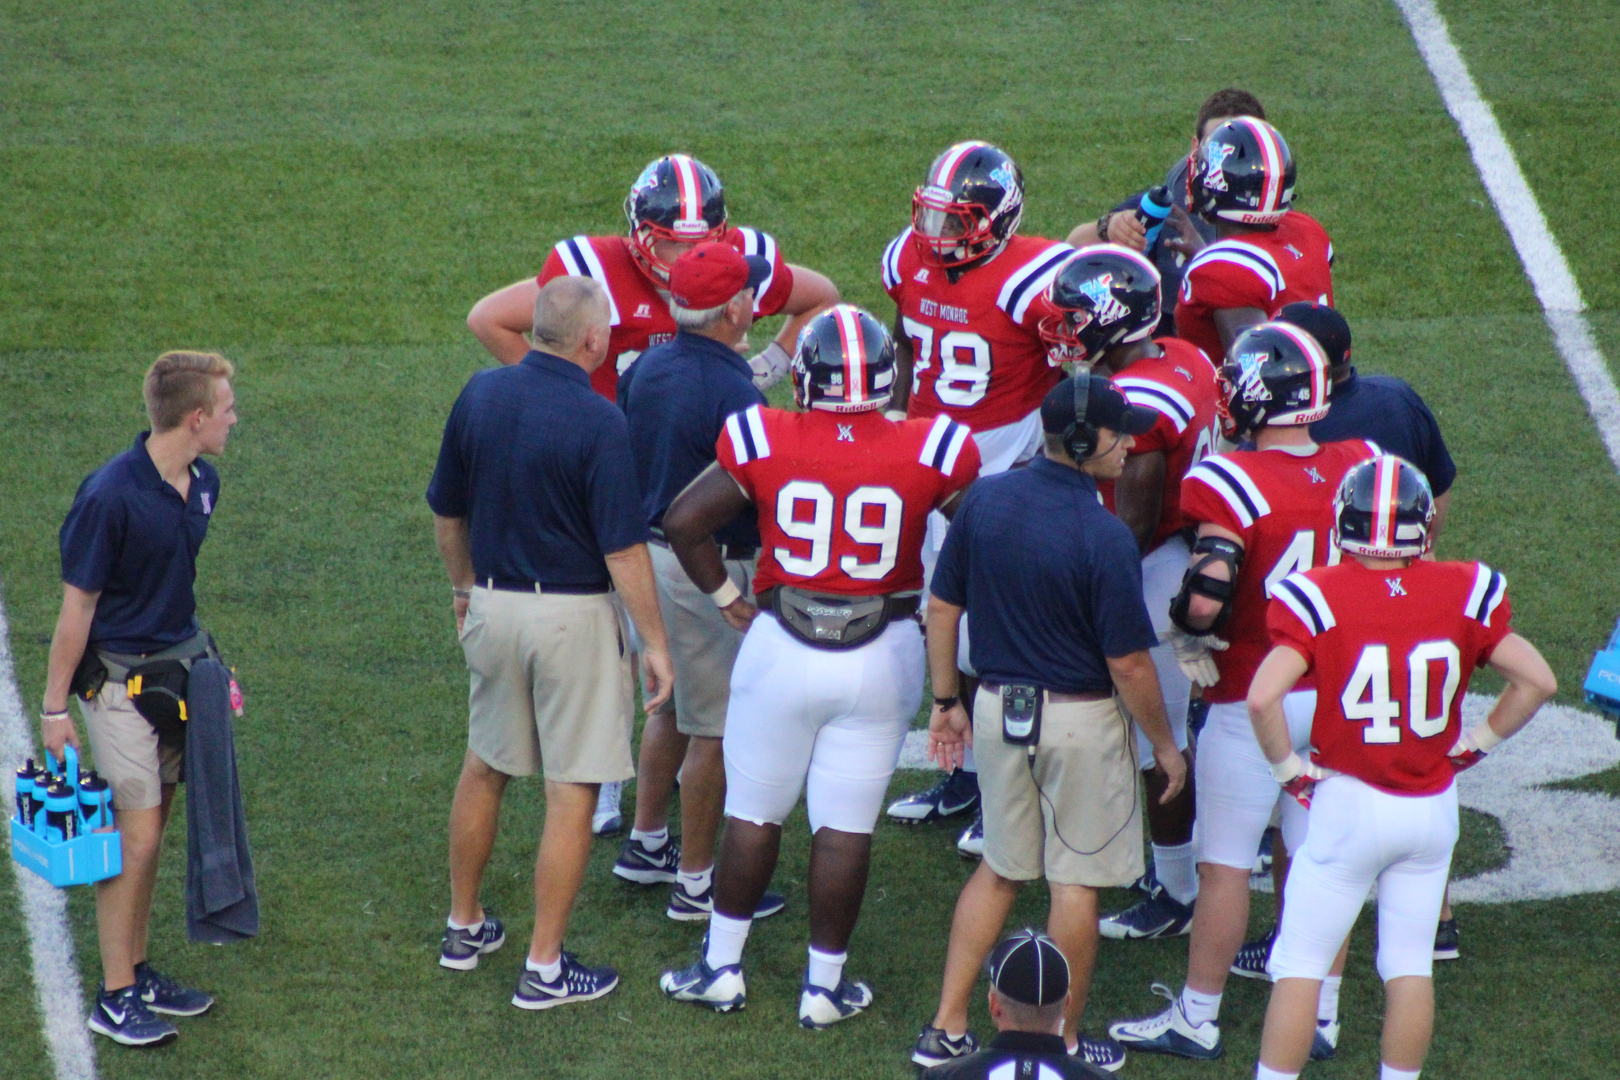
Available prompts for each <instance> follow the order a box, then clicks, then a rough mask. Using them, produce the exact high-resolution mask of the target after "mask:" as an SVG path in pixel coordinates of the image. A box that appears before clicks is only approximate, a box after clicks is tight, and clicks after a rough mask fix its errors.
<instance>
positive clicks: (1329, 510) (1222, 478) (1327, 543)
mask: <svg viewBox="0 0 1620 1080" xmlns="http://www.w3.org/2000/svg"><path fill="white" fill-rule="evenodd" d="M1377 454H1378V447H1377V445H1375V444H1374V443H1370V442H1367V441H1365V440H1363V439H1353V440H1347V441H1345V442H1333V443H1324V444H1322V445H1321V446H1318V447H1316V448H1315V450H1314V452H1312V453H1310V454H1293V453H1289V452H1288V451H1286V450H1280V449H1272V450H1237V451H1234V452H1233V453H1230V454H1216V455H1214V456H1213V457H1207V458H1205V459H1204V460H1203V461H1200V462H1199V463H1198V464H1197V465H1194V466H1193V467H1192V468H1191V469H1189V470H1188V471H1187V478H1186V479H1185V480H1183V481H1182V482H1181V510H1182V513H1183V514H1185V515H1186V517H1187V519H1188V520H1189V521H1191V522H1204V521H1207V522H1209V523H1210V524H1211V525H1219V526H1220V527H1221V528H1223V529H1228V530H1230V531H1231V532H1233V533H1234V534H1236V535H1237V536H1238V537H1240V538H1241V539H1242V541H1243V565H1242V566H1240V567H1239V568H1238V576H1237V586H1236V588H1235V589H1234V590H1233V593H1232V615H1231V619H1230V620H1229V621H1228V622H1227V624H1226V626H1225V627H1223V628H1222V630H1221V632H1220V637H1221V638H1222V640H1224V641H1227V642H1229V643H1230V647H1229V648H1226V649H1223V650H1221V651H1219V652H1217V653H1215V654H1214V655H1215V668H1216V670H1217V671H1219V672H1220V675H1221V681H1220V682H1218V683H1216V684H1215V685H1214V686H1212V687H1210V688H1209V689H1207V690H1205V691H1204V700H1206V701H1211V702H1222V701H1242V700H1243V699H1244V698H1246V697H1247V696H1248V694H1249V680H1250V679H1252V678H1254V672H1255V669H1256V668H1258V667H1259V666H1260V661H1262V660H1264V659H1265V658H1266V653H1267V652H1269V651H1270V650H1271V638H1270V635H1268V634H1267V632H1266V601H1267V600H1269V599H1270V598H1271V594H1272V591H1273V590H1274V589H1275V588H1276V585H1277V582H1279V581H1281V580H1282V579H1283V578H1285V577H1287V576H1288V575H1289V574H1292V573H1294V572H1295V571H1298V570H1309V569H1310V568H1311V567H1313V566H1333V565H1335V564H1337V563H1338V561H1339V558H1340V555H1341V554H1342V553H1341V552H1340V551H1339V549H1338V547H1337V546H1335V545H1334V543H1333V494H1334V492H1336V491H1338V490H1339V481H1340V480H1343V479H1344V474H1345V473H1347V472H1349V471H1350V466H1352V465H1355V464H1356V463H1358V462H1362V461H1366V460H1367V459H1368V458H1370V457H1375V456H1376V455H1377ZM1299 685H1300V689H1302V690H1304V689H1309V688H1310V685H1311V683H1310V679H1309V676H1307V677H1306V678H1305V679H1301V680H1300V684H1299Z"/></svg>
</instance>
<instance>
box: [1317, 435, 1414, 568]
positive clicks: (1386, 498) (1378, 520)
mask: <svg viewBox="0 0 1620 1080" xmlns="http://www.w3.org/2000/svg"><path fill="white" fill-rule="evenodd" d="M1433 521H1434V493H1433V492H1432V491H1430V489H1429V480H1428V478H1427V477H1426V476H1424V475H1423V471H1422V470H1421V469H1419V468H1418V467H1417V466H1416V465H1413V464H1412V463H1411V462H1409V461H1407V460H1405V459H1404V458H1399V457H1396V456H1395V455H1394V454H1380V455H1378V456H1377V457H1375V458H1372V459H1370V460H1368V461H1363V462H1362V463H1361V464H1359V465H1357V466H1355V467H1354V468H1352V469H1351V470H1350V471H1349V472H1347V473H1345V474H1344V480H1343V481H1341V482H1340V483H1339V490H1338V493H1337V494H1335V495H1334V496H1333V542H1334V543H1335V544H1337V545H1338V546H1339V548H1340V549H1341V550H1343V551H1347V552H1349V553H1350V554H1352V555H1365V556H1367V557H1369V558H1373V559H1416V558H1420V557H1421V556H1422V555H1423V553H1424V552H1425V551H1428V550H1429V526H1430V523H1432V522H1433Z"/></svg>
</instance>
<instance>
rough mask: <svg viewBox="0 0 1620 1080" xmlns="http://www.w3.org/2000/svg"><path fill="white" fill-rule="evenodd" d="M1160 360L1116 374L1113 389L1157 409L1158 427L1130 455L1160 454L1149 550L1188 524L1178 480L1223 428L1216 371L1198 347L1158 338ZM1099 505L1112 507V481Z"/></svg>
mask: <svg viewBox="0 0 1620 1080" xmlns="http://www.w3.org/2000/svg"><path fill="white" fill-rule="evenodd" d="M1155 344H1157V345H1158V346H1159V348H1161V349H1163V350H1164V354H1163V355H1162V356H1155V357H1150V358H1148V359H1145V360H1137V361H1136V362H1135V363H1133V364H1131V366H1130V367H1128V368H1126V369H1125V370H1124V371H1122V372H1120V373H1119V374H1118V375H1116V376H1114V380H1113V381H1114V385H1115V386H1117V387H1119V388H1120V390H1121V392H1123V393H1124V395H1125V397H1126V400H1128V401H1129V402H1130V403H1131V404H1132V405H1141V406H1143V407H1145V408H1149V409H1154V410H1157V412H1158V414H1159V421H1158V423H1156V424H1154V425H1153V428H1152V430H1150V431H1149V432H1148V433H1147V434H1145V435H1138V436H1137V437H1136V445H1135V446H1133V447H1131V452H1130V456H1131V457H1135V456H1136V455H1137V454H1148V453H1152V452H1153V451H1155V450H1157V451H1161V452H1162V453H1163V454H1164V496H1163V498H1162V500H1161V502H1160V504H1159V526H1158V528H1156V529H1154V530H1153V540H1152V542H1151V543H1150V544H1149V545H1148V550H1149V551H1152V550H1153V549H1154V548H1156V547H1158V546H1159V545H1160V544H1162V543H1164V542H1165V541H1166V540H1167V539H1169V538H1170V537H1171V536H1174V535H1175V534H1176V533H1177V532H1179V531H1180V530H1181V529H1182V528H1184V527H1185V526H1186V524H1187V522H1186V521H1185V520H1184V519H1183V518H1182V514H1181V478H1182V477H1184V476H1186V475H1187V470H1188V469H1190V468H1192V467H1193V466H1194V465H1196V464H1198V463H1199V462H1200V461H1203V460H1204V459H1205V458H1207V457H1208V456H1209V455H1210V454H1212V453H1214V452H1215V447H1217V446H1218V445H1220V441H1219V440H1220V437H1221V425H1220V421H1219V420H1217V419H1216V418H1215V399H1216V396H1217V393H1218V392H1217V390H1216V389H1215V367H1214V365H1213V364H1211V363H1210V362H1209V357H1207V356H1205V355H1204V351H1203V350H1202V349H1200V348H1198V347H1197V346H1194V345H1189V344H1188V343H1187V342H1185V341H1181V340H1179V339H1177V338H1158V339H1156V340H1155ZM1097 490H1098V491H1100V492H1102V497H1103V505H1105V506H1107V507H1108V509H1109V510H1113V509H1114V482H1113V481H1112V480H1101V481H1098V483H1097Z"/></svg>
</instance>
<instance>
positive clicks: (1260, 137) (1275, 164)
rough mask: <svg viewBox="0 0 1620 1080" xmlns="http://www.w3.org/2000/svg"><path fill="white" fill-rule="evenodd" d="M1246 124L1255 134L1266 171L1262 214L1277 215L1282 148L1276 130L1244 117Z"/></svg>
mask: <svg viewBox="0 0 1620 1080" xmlns="http://www.w3.org/2000/svg"><path fill="white" fill-rule="evenodd" d="M1244 122H1245V123H1247V124H1248V126H1249V130H1250V131H1252V132H1254V138H1255V141H1256V142H1257V143H1259V144H1260V161H1261V163H1262V164H1263V165H1264V166H1265V169H1266V186H1265V190H1264V191H1263V192H1262V194H1261V196H1260V212H1261V213H1263V214H1270V213H1275V212H1276V210H1277V204H1278V203H1279V202H1280V201H1281V200H1282V183H1283V156H1282V146H1281V145H1280V144H1279V143H1278V141H1277V132H1276V130H1275V129H1274V128H1273V127H1272V126H1271V125H1270V124H1268V123H1266V122H1265V121H1264V120H1257V119H1255V118H1254V117H1244Z"/></svg>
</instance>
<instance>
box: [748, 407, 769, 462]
mask: <svg viewBox="0 0 1620 1080" xmlns="http://www.w3.org/2000/svg"><path fill="white" fill-rule="evenodd" d="M743 422H744V423H746V424H747V425H748V436H749V438H750V439H752V440H753V443H754V456H755V457H762V458H768V457H770V456H771V440H769V439H767V438H766V437H765V417H763V416H761V415H760V412H759V406H758V405H750V406H749V407H748V408H747V410H745V411H744V412H743Z"/></svg>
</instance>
